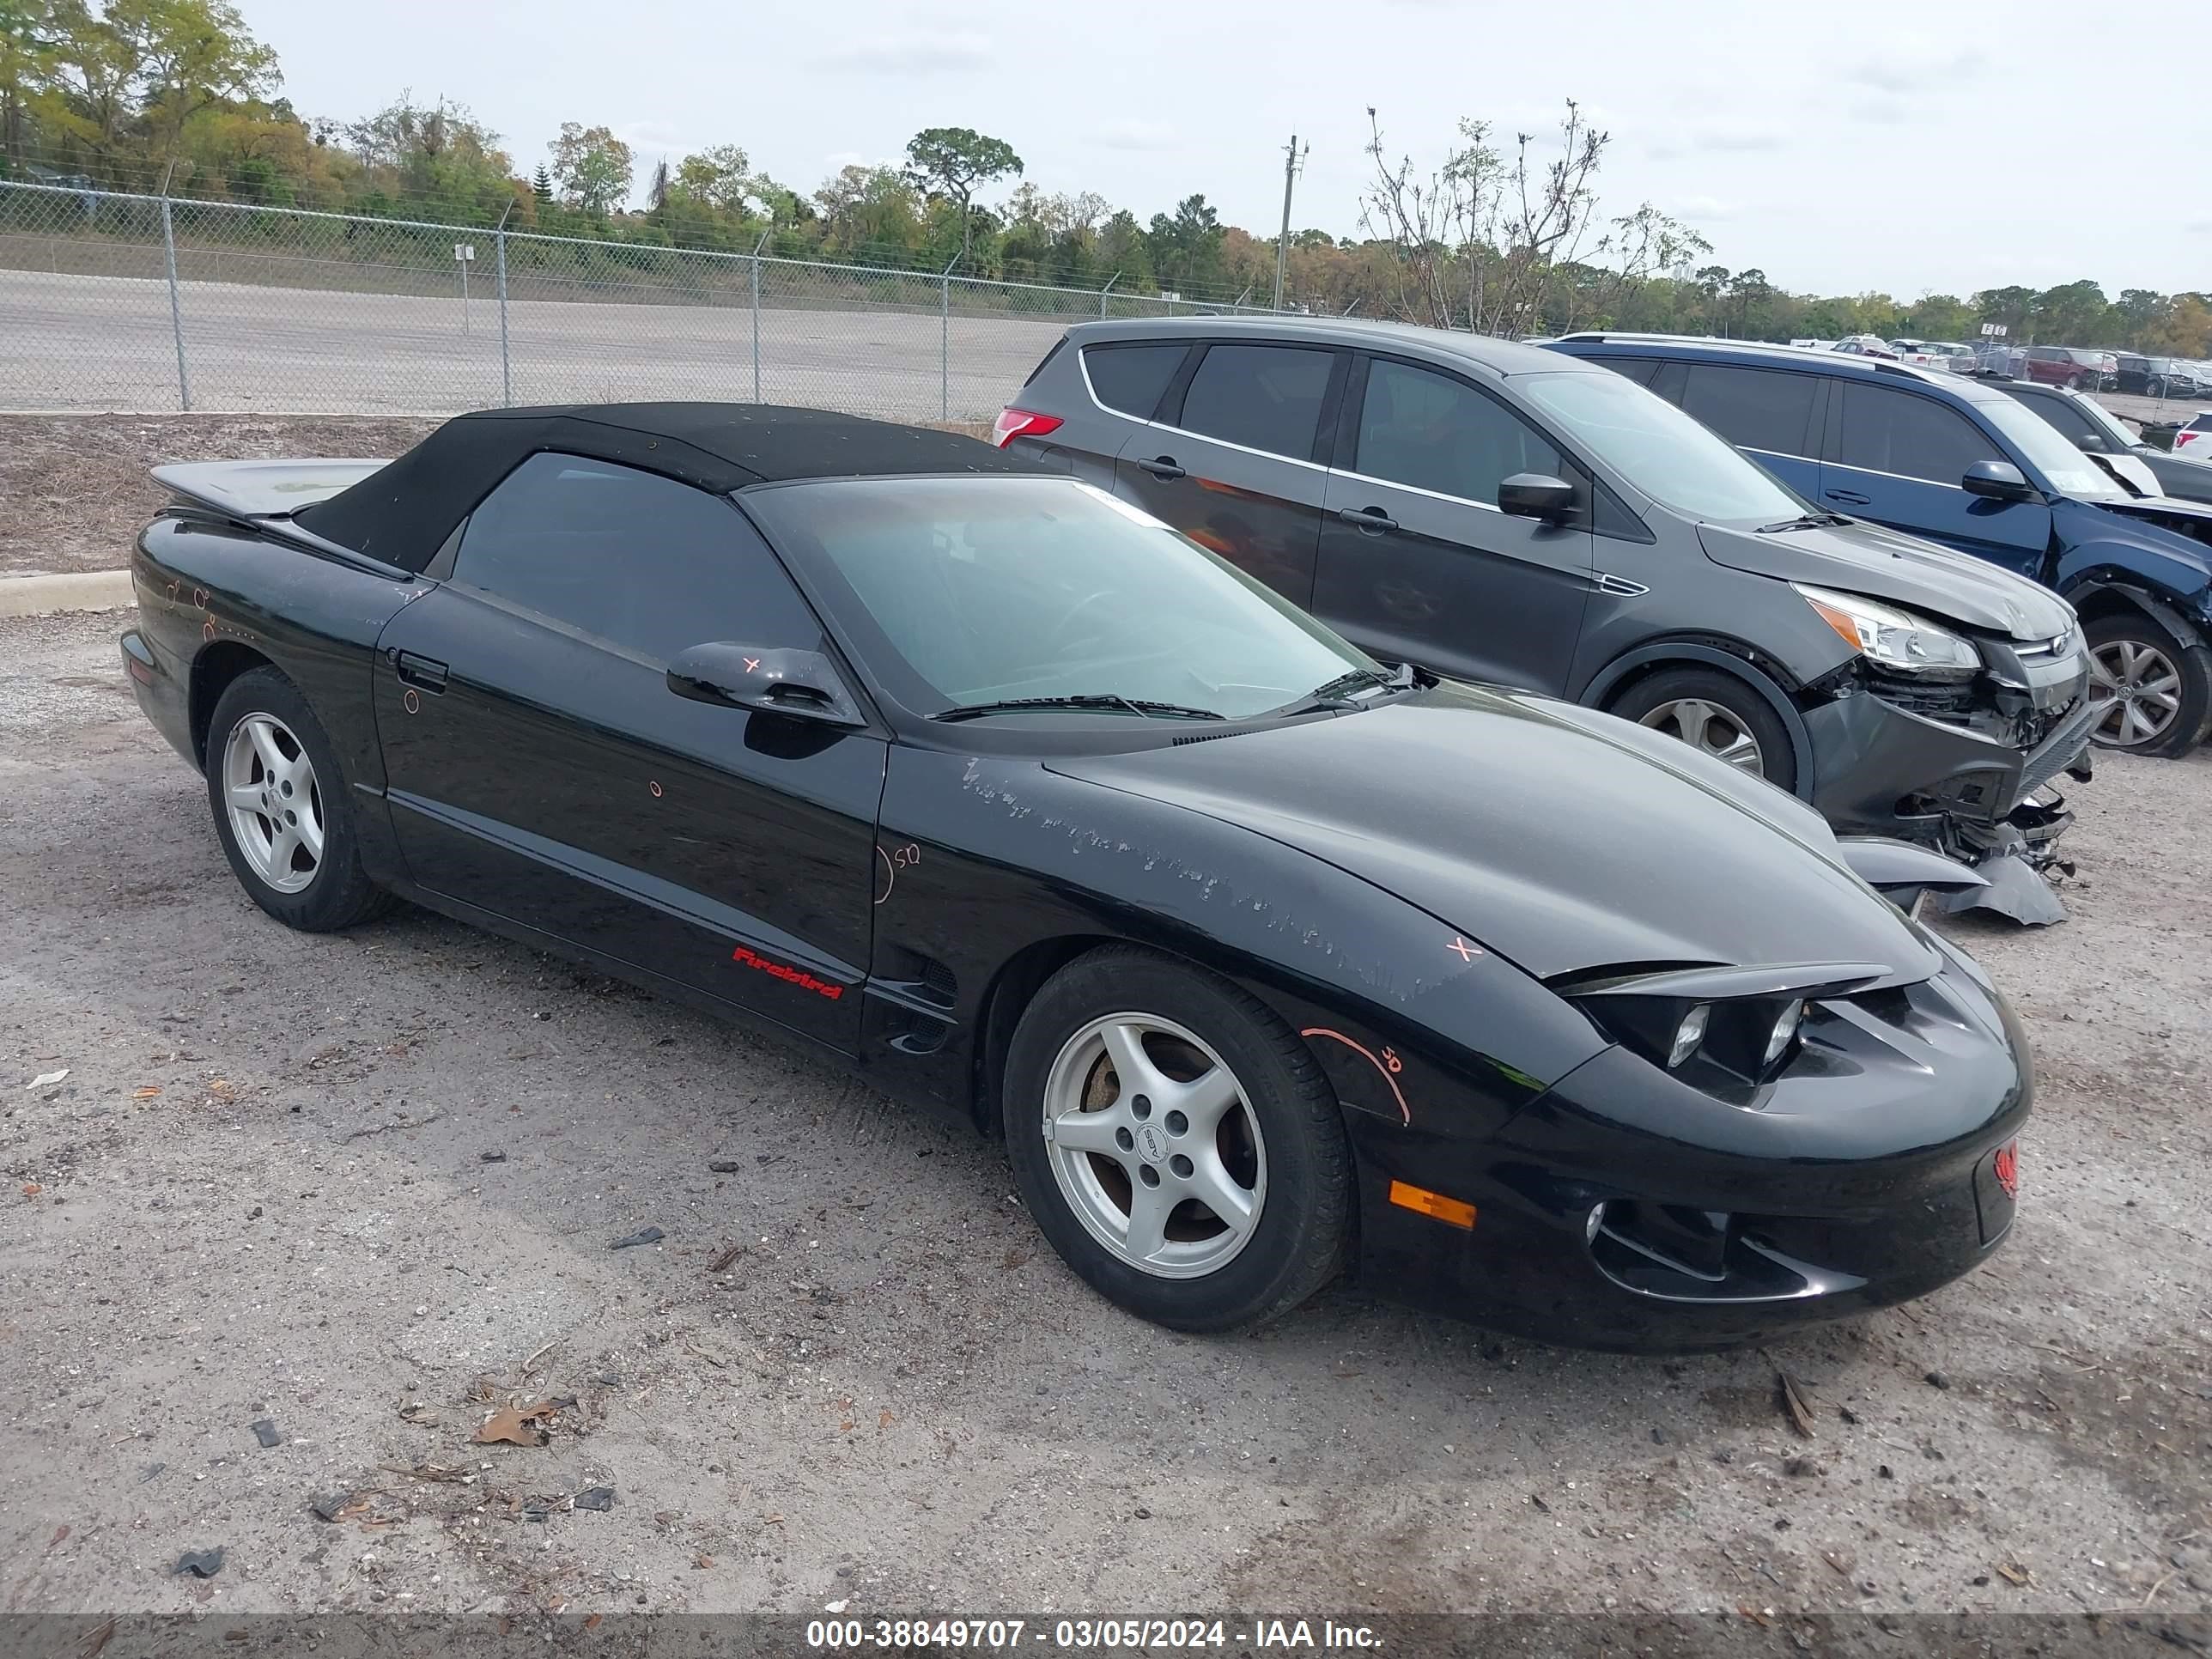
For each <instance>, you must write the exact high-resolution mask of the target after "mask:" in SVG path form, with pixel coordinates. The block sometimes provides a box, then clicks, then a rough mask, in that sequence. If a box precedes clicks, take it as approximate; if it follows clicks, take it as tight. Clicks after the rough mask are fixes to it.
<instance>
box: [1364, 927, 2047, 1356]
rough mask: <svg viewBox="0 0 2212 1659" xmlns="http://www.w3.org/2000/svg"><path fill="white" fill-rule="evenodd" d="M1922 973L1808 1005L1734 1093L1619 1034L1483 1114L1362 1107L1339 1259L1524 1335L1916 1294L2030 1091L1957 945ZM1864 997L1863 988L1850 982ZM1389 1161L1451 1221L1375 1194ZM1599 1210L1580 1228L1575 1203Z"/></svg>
mask: <svg viewBox="0 0 2212 1659" xmlns="http://www.w3.org/2000/svg"><path fill="white" fill-rule="evenodd" d="M1939 948H1941V949H1942V950H1943V951H1944V954H1945V957H1946V967H1945V969H1944V970H1943V971H1942V973H1940V974H1938V975H1936V977H1935V978H1934V979H1933V980H1930V981H1923V984H1922V985H1921V986H1917V987H1907V989H1906V990H1904V991H1899V992H1888V993H1882V994H1879V995H1878V996H1876V997H1872V998H1862V999H1858V1000H1856V1001H1854V1002H1853V1003H1852V1004H1850V1007H1849V1009H1848V1010H1845V1011H1842V1012H1838V1010H1837V1008H1836V1006H1835V1005H1832V1004H1831V1005H1823V1007H1824V1009H1825V1010H1826V1014H1825V1023H1824V1024H1822V1025H1820V1026H1817V1027H1816V1026H1815V1025H1814V1024H1813V1023H1812V1022H1811V1021H1810V1020H1809V1019H1808V1036H1807V1039H1806V1042H1807V1044H1808V1047H1807V1050H1806V1053H1805V1054H1804V1055H1803V1056H1802V1057H1801V1060H1800V1061H1799V1062H1798V1063H1796V1064H1795V1065H1793V1066H1792V1068H1791V1071H1790V1074H1789V1075H1787V1076H1786V1077H1785V1078H1784V1080H1783V1081H1782V1082H1781V1083H1779V1084H1778V1085H1773V1087H1772V1090H1771V1092H1770V1093H1769V1094H1767V1095H1766V1096H1765V1098H1763V1099H1762V1100H1760V1101H1759V1103H1756V1104H1755V1105H1754V1106H1752V1107H1744V1108H1739V1107H1732V1106H1727V1105H1723V1104H1722V1103H1719V1102H1717V1101H1714V1100H1712V1099H1711V1098H1710V1097H1705V1096H1703V1095H1700V1094H1698V1093H1697V1092H1696V1091H1692V1090H1690V1089H1688V1088H1686V1086H1685V1085H1681V1084H1680V1083H1679V1082H1677V1081H1676V1080H1675V1079H1673V1078H1672V1077H1671V1076H1669V1075H1668V1074H1667V1073H1662V1072H1661V1071H1660V1070H1659V1069H1658V1068H1657V1067H1656V1066H1651V1065H1650V1064H1649V1063H1648V1062H1645V1061H1644V1060H1639V1059H1638V1058H1637V1057H1636V1056H1634V1055H1633V1054H1630V1053H1629V1052H1627V1051H1626V1050H1625V1049H1621V1048H1610V1049H1607V1051H1606V1052H1605V1053H1603V1054H1600V1055H1598V1056H1597V1057H1596V1058H1595V1059H1593V1060H1589V1061H1588V1062H1586V1063H1585V1064H1584V1065H1583V1066H1579V1067H1577V1069H1576V1070H1575V1071H1574V1072H1572V1073H1570V1074H1569V1075H1568V1076H1567V1077H1565V1079H1561V1080H1560V1081H1559V1083H1558V1084H1556V1085H1553V1088H1552V1089H1551V1090H1550V1091H1548V1092H1547V1093H1546V1094H1545V1095H1543V1096H1542V1097H1540V1098H1538V1099H1537V1100H1535V1101H1534V1102H1533V1103H1530V1104H1529V1105H1528V1106H1527V1107H1526V1108H1524V1109H1522V1110H1521V1111H1520V1112H1519V1113H1517V1114H1516V1115H1514V1117H1513V1118H1512V1119H1511V1120H1510V1121H1508V1122H1507V1123H1506V1124H1504V1126H1502V1127H1500V1128H1498V1130H1496V1131H1495V1132H1494V1133H1492V1135H1490V1136H1489V1137H1487V1138H1486V1139H1480V1140H1479V1141H1478V1140H1465V1141H1462V1140H1459V1139H1455V1137H1453V1136H1452V1135H1451V1134H1450V1133H1449V1132H1448V1131H1439V1130H1435V1129H1428V1128H1425V1127H1417V1126H1407V1127H1401V1126H1399V1125H1395V1124H1392V1123H1389V1122H1387V1121H1382V1120H1367V1119H1362V1120H1361V1121H1358V1122H1355V1123H1353V1124H1352V1131H1353V1139H1354V1145H1355V1147H1356V1149H1357V1152H1358V1158H1359V1164H1360V1182H1361V1195H1362V1197H1361V1210H1360V1237H1361V1261H1360V1271H1361V1276H1362V1278H1363V1279H1364V1281H1365V1282H1367V1283H1369V1284H1370V1285H1375V1286H1376V1287H1378V1288H1382V1289H1383V1290H1384V1291H1385V1292H1386V1293H1388V1294H1390V1295H1392V1296H1394V1297H1399V1298H1401V1299H1405V1300H1409V1301H1412V1302H1414V1303H1416V1304H1419V1305H1422V1306H1425V1307H1430V1308H1432V1309H1437V1310H1443V1311H1448V1312H1451V1313H1454V1314H1456V1315H1459V1316H1463V1317H1467V1318H1470V1319H1472V1320H1474V1322H1477V1323H1480V1324H1484V1325H1487V1326H1490V1327H1492V1328H1497V1329H1501V1330H1505V1331H1510V1332H1511V1333H1513V1334H1517V1335H1522V1336H1525V1337H1528V1338H1530V1339H1532V1340H1540V1341H1546V1342H1554V1343H1560V1344H1565V1345H1566V1346H1575V1347H1589V1348H1601V1349H1612V1350H1621V1351H1636V1352H1665V1351H1686V1350H1694V1349H1700V1348H1714V1347H1725V1346H1734V1345H1736V1344H1741V1343H1746V1342H1752V1341H1757V1340H1762V1339H1765V1338H1766V1337H1770V1336H1771V1335H1773V1334H1776V1333H1777V1332H1778V1331H1782V1330H1785V1329H1787V1328H1790V1327H1793V1326H1796V1325H1799V1324H1803V1323H1807V1322H1814V1321H1819V1320H1826V1319H1832V1318H1835V1317H1837V1316H1840V1315H1844V1314H1848V1313H1851V1312H1855V1311H1858V1310H1865V1309H1869V1308H1876V1307H1881V1306H1886V1305H1887V1304H1892V1303H1895V1302H1900V1301H1904V1300H1906V1299H1908V1298H1910V1297H1916V1296H1920V1295H1923V1294H1925V1293H1926V1292H1928V1291H1931V1290H1934V1289H1935V1288H1936V1287H1937V1286H1938V1285H1942V1284H1944V1283H1946V1282H1948V1280H1950V1279H1955V1278H1956V1277H1958V1276H1959V1275H1960V1274H1961V1273H1966V1272H1967V1271H1969V1270H1970V1269H1971V1268H1972V1267H1975V1266H1976V1265H1977V1264H1978V1263H1979V1262H1980V1261H1983V1260H1984V1258H1986V1257H1987V1256H1988V1255H1990V1252H1992V1251H1993V1250H1995V1249H1996V1248H1997V1246H1998V1245H1999V1244H2000V1243H2002V1241H2003V1239H2004V1238H2005V1237H2006V1236H2007V1234H2008V1230H2009V1227H2010V1225H2011V1220H2012V1197H2011V1191H2010V1188H2009V1186H2008V1184H2007V1183H2008V1182H2010V1181H2012V1180H2013V1179H2015V1177H2016V1170H2017V1164H2016V1163H2015V1162H2014V1161H2013V1159H2012V1158H2010V1157H2009V1156H2008V1157H2007V1158H2006V1159H2005V1160H2004V1165H2003V1169H2002V1173H2001V1172H2000V1170H1999V1167H1998V1154H1999V1153H2000V1152H2009V1149H2010V1148H2012V1146H2014V1144H2015V1138H2016V1137H2017V1135H2018V1133H2019V1131H2020V1127H2021V1123H2022V1122H2023V1121H2025V1120H2026V1119H2027V1115H2028V1112H2029V1109H2030V1104H2031V1100H2032V1097H2033V1076H2032V1073H2031V1070H2030V1066H2029V1062H2028V1059H2027V1042H2026V1037H2025V1035H2024V1034H2023V1033H2022V1032H2021V1030H2020V1028H2019V1026H2018V1024H2016V1023H2015V1020H2014V1019H2013V1017H2012V1015H2011V1013H2010V1012H2009V1011H2008V1010H2007V1009H2006V1008H2005V1007H2004V1006H2003V1003H2002V1000H2001V999H2000V998H1999V997H1998V996H1997V995H1996V993H1995V992H1994V991H1993V990H1990V988H1988V987H1987V986H1986V985H1985V983H1984V981H1981V980H1980V978H1979V975H1978V969H1972V966H1971V964H1969V963H1966V960H1965V958H1964V957H1962V956H1961V955H1960V953H1958V952H1957V951H1955V949H1954V948H1952V947H1949V946H1948V945H1945V946H1942V947H1939ZM1862 1005H1864V1006H1862ZM1394 1180H1395V1181H1401V1182H1407V1183H1410V1184H1411V1185H1413V1186H1415V1187H1419V1188H1425V1189H1427V1190H1431V1191H1435V1192H1438V1193H1442V1194H1445V1195H1447V1196H1449V1197H1451V1198H1455V1199H1458V1200H1462V1201H1463V1202H1466V1203H1471V1204H1473V1205H1474V1206H1475V1211H1476V1215H1475V1219H1474V1225H1472V1226H1471V1227H1462V1226H1455V1225H1448V1224H1446V1223H1444V1222H1443V1221H1439V1220H1437V1219H1436V1218H1432V1217H1431V1216H1430V1215H1426V1214H1421V1213H1417V1212H1413V1211H1411V1210H1408V1209H1407V1208H1404V1207H1402V1206H1400V1205H1396V1204H1394V1203H1392V1202H1391V1201H1390V1198H1389V1192H1390V1183H1391V1182H1393V1181H1394ZM1594 1213H1595V1215H1596V1217H1597V1221H1596V1225H1595V1228H1593V1225H1592V1218H1593V1214H1594Z"/></svg>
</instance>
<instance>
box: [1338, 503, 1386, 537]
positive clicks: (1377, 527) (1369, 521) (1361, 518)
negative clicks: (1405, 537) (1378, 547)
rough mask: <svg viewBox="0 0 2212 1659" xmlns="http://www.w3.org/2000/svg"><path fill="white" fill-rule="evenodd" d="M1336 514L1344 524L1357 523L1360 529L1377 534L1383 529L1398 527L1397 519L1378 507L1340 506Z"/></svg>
mask: <svg viewBox="0 0 2212 1659" xmlns="http://www.w3.org/2000/svg"><path fill="white" fill-rule="evenodd" d="M1336 516H1337V517H1338V518H1340V519H1341V520H1344V521H1345V523H1346V524H1354V525H1358V526H1359V527H1360V528H1361V529H1362V530H1368V531H1373V532H1376V534H1378V535H1379V534H1381V533H1382V532H1383V531H1385V530H1395V529H1396V528H1397V527H1398V521H1397V520H1395V519H1394V518H1392V517H1391V516H1390V515H1389V513H1385V512H1384V511H1383V509H1382V508H1381V507H1339V508H1337V510H1336Z"/></svg>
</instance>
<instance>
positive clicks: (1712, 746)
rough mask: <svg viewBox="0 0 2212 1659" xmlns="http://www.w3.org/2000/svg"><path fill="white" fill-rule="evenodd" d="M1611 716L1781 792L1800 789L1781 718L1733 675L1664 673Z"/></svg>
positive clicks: (1624, 699) (1630, 694)
mask: <svg viewBox="0 0 2212 1659" xmlns="http://www.w3.org/2000/svg"><path fill="white" fill-rule="evenodd" d="M1610 712H1611V713H1613V714H1618V715H1620V717H1621V718H1622V719H1623V720H1634V721H1635V722H1636V723H1637V724H1638V725H1639V726H1650V728H1651V729H1652V730H1653V731H1655V732H1665V733H1666V734H1667V735H1668V737H1670V738H1680V740H1681V741H1682V742H1684V743H1686V744H1689V745H1690V747H1692V749H1696V750H1702V751H1703V752H1704V753H1705V754H1708V755H1711V757H1713V758H1714V759H1715V760H1721V761H1726V762H1727V763H1729V765H1730V766H1733V767H1735V768H1736V769H1738V770H1739V771H1744V772H1748V773H1750V774H1751V775H1753V777H1759V778H1765V780H1766V781H1768V782H1769V783H1771V784H1773V785H1774V786H1775V787H1777V788H1780V789H1795V788H1796V787H1797V756H1796V750H1793V749H1792V748H1791V747H1790V733H1789V732H1788V730H1787V729H1786V728H1785V727H1784V726H1783V724H1782V719H1781V716H1780V715H1778V714H1776V713H1775V712H1774V710H1773V709H1772V708H1771V707H1770V706H1769V705H1768V703H1767V702H1766V699H1765V698H1764V697H1762V696H1759V693H1758V692H1756V691H1754V690H1752V689H1751V687H1749V686H1748V685H1746V684H1744V683H1743V682H1742V681H1741V680H1740V679H1738V678H1735V676H1734V675H1733V674H1724V673H1722V672H1719V671H1717V670H1714V669H1710V668H1669V669H1666V670H1663V671H1661V672H1659V673H1656V674H1654V675H1652V676H1651V677H1650V678H1648V679H1642V680H1638V681H1637V682H1636V684H1633V685H1632V686H1630V687H1629V688H1628V690H1626V691H1624V692H1623V693H1621V695H1620V696H1619V697H1617V698H1615V699H1614V700H1613V705H1612V708H1611V710H1610Z"/></svg>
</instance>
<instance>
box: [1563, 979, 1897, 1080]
mask: <svg viewBox="0 0 2212 1659" xmlns="http://www.w3.org/2000/svg"><path fill="white" fill-rule="evenodd" d="M1891 971H1892V970H1891V969H1888V968H1887V967H1884V966H1883V965H1882V964H1881V963H1850V962H1838V963H1779V964H1777V965H1775V966H1771V967H1765V966H1759V967H1746V968H1723V967H1713V968H1685V969H1661V970H1660V971H1658V972H1656V973H1629V974H1621V975H1608V974H1604V973H1599V974H1596V975H1588V976H1581V977H1577V978H1576V979H1573V980H1571V981H1566V982H1565V983H1561V984H1558V985H1556V986H1555V987H1554V988H1555V989H1557V990H1559V991H1560V992H1561V993H1563V994H1565V995H1566V996H1567V997H1568V998H1569V999H1571V1000H1572V1001H1573V1002H1574V1004H1575V1006H1577V1007H1578V1008H1580V1009H1581V1010H1582V1011H1583V1012H1584V1013H1585V1014H1587V1015H1589V1018H1591V1019H1592V1020H1593V1021H1594V1022H1595V1024H1597V1027H1598V1029H1599V1030H1601V1031H1603V1032H1604V1033H1605V1034H1606V1036H1608V1037H1610V1038H1612V1039H1613V1041H1614V1042H1618V1043H1621V1044H1623V1045H1624V1046H1626V1047H1627V1048H1632V1049H1634V1050H1635V1051H1636V1052H1637V1053H1638V1054H1642V1055H1643V1056H1644V1058H1645V1059H1646V1060H1650V1062H1651V1063H1652V1064H1653V1065H1655V1066H1663V1067H1664V1068H1665V1069H1666V1070H1668V1071H1669V1072H1673V1073H1675V1074H1676V1075H1678V1076H1680V1078H1682V1079H1683V1080H1684V1081H1685V1082H1688V1083H1692V1084H1694V1085H1696V1086H1697V1087H1699V1088H1702V1089H1705V1090H1706V1091H1708V1092H1713V1093H1721V1094H1723V1095H1725V1094H1727V1093H1729V1092H1730V1091H1733V1090H1734V1089H1735V1087H1736V1086H1737V1085H1752V1086H1756V1085H1759V1084H1762V1083H1765V1082H1768V1081H1771V1079H1773V1078H1775V1077H1776V1076H1777V1075H1778V1074H1779V1073H1782V1072H1783V1071H1784V1070H1785V1069H1786V1068H1787V1067H1788V1066H1789V1064H1790V1060H1791V1058H1792V1056H1793V1054H1795V1052H1796V1047H1797V1036H1798V1032H1799V1030H1800V1029H1801V1028H1802V1025H1803V1024H1804V1022H1805V1008H1806V1004H1807V1003H1808V1002H1809V1001H1816V1000H1819V999H1820V998H1821V997H1824V996H1832V995H1846V994H1850V993H1851V992H1852V991H1855V990H1857V989H1859V988H1861V987H1865V986H1867V985H1870V984H1873V983H1875V982H1876V981H1881V980H1882V979H1886V978H1887V977H1888V976H1889V975H1890V973H1891Z"/></svg>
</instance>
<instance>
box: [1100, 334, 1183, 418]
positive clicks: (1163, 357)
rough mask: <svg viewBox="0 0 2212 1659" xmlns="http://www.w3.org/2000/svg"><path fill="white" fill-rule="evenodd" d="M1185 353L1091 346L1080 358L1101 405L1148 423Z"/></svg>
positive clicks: (1174, 347)
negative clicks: (1161, 394)
mask: <svg viewBox="0 0 2212 1659" xmlns="http://www.w3.org/2000/svg"><path fill="white" fill-rule="evenodd" d="M1186 350H1188V347H1186V346H1182V345H1127V346H1091V347H1090V348H1089V349H1086V350H1085V352H1084V354H1083V371H1084V373H1085V374H1088V375H1090V377H1091V390H1092V391H1093V392H1097V394H1098V401H1099V402H1100V403H1102V404H1105V405H1106V407H1107V408H1109V409H1118V410H1121V413H1122V414H1124V415H1133V416H1136V417H1137V418H1138V419H1139V420H1140V421H1149V420H1151V419H1152V411H1153V410H1156V409H1158V407H1159V406H1160V393H1162V392H1165V391H1166V390H1167V389H1168V382H1169V381H1170V380H1173V379H1175V372H1176V370H1177V369H1178V368H1182V359H1183V354H1184V352H1185V351H1186Z"/></svg>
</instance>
